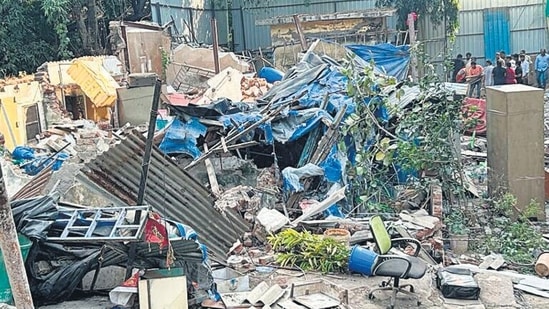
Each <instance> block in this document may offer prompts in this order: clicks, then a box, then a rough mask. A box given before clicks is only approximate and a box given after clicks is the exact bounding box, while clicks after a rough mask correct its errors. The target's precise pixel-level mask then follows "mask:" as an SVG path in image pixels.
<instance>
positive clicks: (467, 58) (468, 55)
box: [464, 52, 476, 70]
mask: <svg viewBox="0 0 549 309" xmlns="http://www.w3.org/2000/svg"><path fill="white" fill-rule="evenodd" d="M474 60H476V59H474V58H471V53H470V52H467V53H466V54H465V61H464V62H465V69H467V70H469V68H470V67H471V62H472V61H474Z"/></svg>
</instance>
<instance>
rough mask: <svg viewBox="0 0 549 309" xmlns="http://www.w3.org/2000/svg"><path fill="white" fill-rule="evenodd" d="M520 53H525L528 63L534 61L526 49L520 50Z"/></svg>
mask: <svg viewBox="0 0 549 309" xmlns="http://www.w3.org/2000/svg"><path fill="white" fill-rule="evenodd" d="M520 54H521V55H524V59H525V60H526V61H528V63H532V59H531V58H530V56H529V55H527V54H526V51H525V50H524V49H523V50H521V51H520ZM521 61H522V60H521Z"/></svg>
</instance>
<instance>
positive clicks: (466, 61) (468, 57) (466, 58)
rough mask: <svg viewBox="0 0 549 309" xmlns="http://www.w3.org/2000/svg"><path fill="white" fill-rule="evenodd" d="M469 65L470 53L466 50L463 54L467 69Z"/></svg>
mask: <svg viewBox="0 0 549 309" xmlns="http://www.w3.org/2000/svg"><path fill="white" fill-rule="evenodd" d="M470 67H471V53H470V52H467V53H466V54H465V68H467V69H469V68H470Z"/></svg>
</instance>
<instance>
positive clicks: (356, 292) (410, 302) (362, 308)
mask: <svg viewBox="0 0 549 309" xmlns="http://www.w3.org/2000/svg"><path fill="white" fill-rule="evenodd" d="M249 276H250V285H251V286H252V287H253V286H255V285H256V284H258V283H259V282H261V281H265V282H266V283H268V284H269V285H273V284H279V285H281V286H283V287H284V286H288V287H289V286H291V284H292V283H299V282H310V281H314V280H318V279H323V280H325V281H328V282H330V283H333V284H335V285H337V286H338V287H340V288H343V289H347V290H348V291H349V304H348V306H347V307H342V308H349V309H370V308H371V309H382V308H386V307H387V305H388V304H389V301H390V294H389V293H388V292H384V291H380V292H376V293H375V298H374V299H373V300H369V299H368V297H367V295H368V292H369V291H370V289H373V288H375V287H378V286H379V284H380V283H381V282H382V281H383V280H384V279H385V278H382V277H365V276H358V275H337V276H323V275H321V274H314V273H301V272H294V271H286V270H279V271H276V272H273V273H270V274H260V273H257V272H256V273H251V274H250V275H249ZM477 276H478V277H477V280H478V281H479V284H480V286H481V297H480V299H479V300H478V301H459V300H448V299H443V298H442V296H441V294H440V292H439V291H438V290H437V289H436V286H435V284H434V280H433V278H434V272H433V271H430V272H429V273H427V274H426V275H425V276H424V277H423V278H422V279H419V280H403V281H402V282H401V284H404V283H411V284H413V285H414V287H415V291H416V293H417V294H418V295H419V296H420V301H421V305H420V306H419V307H418V306H417V305H416V301H415V300H414V299H413V298H411V297H407V296H404V295H400V296H399V297H398V299H397V303H396V306H395V308H425V309H435V308H445V309H483V308H531V309H538V308H539V309H542V308H549V299H545V298H541V297H537V296H533V295H528V294H522V293H517V292H516V291H515V292H513V287H512V282H511V281H510V280H509V279H507V278H505V277H504V276H494V275H490V276H479V275H477ZM513 294H514V297H512V295H513ZM112 307H113V305H112V304H111V303H110V302H109V300H108V298H107V297H98V296H96V297H92V298H88V299H84V300H78V301H68V302H65V303H62V304H57V305H51V306H44V307H40V308H43V309H69V308H70V309H72V308H89V309H104V308H112ZM274 308H276V307H274Z"/></svg>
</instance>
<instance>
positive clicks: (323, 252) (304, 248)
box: [268, 229, 350, 273]
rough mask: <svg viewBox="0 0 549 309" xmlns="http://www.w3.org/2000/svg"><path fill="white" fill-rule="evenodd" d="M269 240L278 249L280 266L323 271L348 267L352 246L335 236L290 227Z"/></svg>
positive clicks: (340, 269) (343, 269)
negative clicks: (330, 236)
mask: <svg viewBox="0 0 549 309" xmlns="http://www.w3.org/2000/svg"><path fill="white" fill-rule="evenodd" d="M268 241H269V243H270V244H271V246H272V247H273V250H275V251H277V252H278V253H277V255H276V262H277V263H278V264H280V265H281V266H297V267H299V268H301V269H303V270H316V271H321V272H323V273H329V272H336V271H346V270H347V263H348V262H347V261H348V259H349V252H350V251H349V248H348V247H347V245H345V244H344V243H342V242H339V241H337V240H335V239H333V238H329V237H324V236H322V235H315V234H312V233H310V232H309V231H303V232H298V231H296V230H294V229H287V230H284V231H282V232H280V233H278V234H276V235H270V236H269V237H268Z"/></svg>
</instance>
